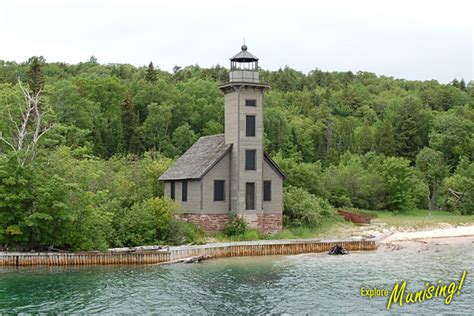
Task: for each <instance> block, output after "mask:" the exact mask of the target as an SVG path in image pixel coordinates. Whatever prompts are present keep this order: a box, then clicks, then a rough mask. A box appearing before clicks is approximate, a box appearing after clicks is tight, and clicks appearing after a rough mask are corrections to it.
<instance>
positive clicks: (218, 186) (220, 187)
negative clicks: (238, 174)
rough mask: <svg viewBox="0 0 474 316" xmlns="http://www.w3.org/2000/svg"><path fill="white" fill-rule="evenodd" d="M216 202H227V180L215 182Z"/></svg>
mask: <svg viewBox="0 0 474 316" xmlns="http://www.w3.org/2000/svg"><path fill="white" fill-rule="evenodd" d="M214 201H225V180H214Z"/></svg>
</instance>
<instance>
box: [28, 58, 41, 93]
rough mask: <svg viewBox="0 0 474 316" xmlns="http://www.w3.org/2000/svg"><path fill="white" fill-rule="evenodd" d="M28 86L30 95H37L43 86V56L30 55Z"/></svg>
mask: <svg viewBox="0 0 474 316" xmlns="http://www.w3.org/2000/svg"><path fill="white" fill-rule="evenodd" d="M29 64H30V68H29V70H28V86H29V87H30V93H31V94H32V95H38V94H39V93H40V92H41V91H42V90H43V88H44V75H43V70H42V67H43V64H44V58H43V57H36V56H35V57H32V58H30V60H29Z"/></svg>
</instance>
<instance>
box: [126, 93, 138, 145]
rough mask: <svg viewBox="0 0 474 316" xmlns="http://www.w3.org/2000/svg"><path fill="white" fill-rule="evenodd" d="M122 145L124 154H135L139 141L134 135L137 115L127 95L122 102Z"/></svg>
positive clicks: (136, 126) (135, 134)
mask: <svg viewBox="0 0 474 316" xmlns="http://www.w3.org/2000/svg"><path fill="white" fill-rule="evenodd" d="M122 126H123V144H124V149H125V152H132V153H137V152H138V150H139V147H140V144H139V142H140V140H139V137H138V135H137V133H136V129H137V128H138V115H137V111H136V109H135V105H134V104H133V101H132V98H131V97H130V96H129V95H127V96H126V97H125V100H123V102H122Z"/></svg>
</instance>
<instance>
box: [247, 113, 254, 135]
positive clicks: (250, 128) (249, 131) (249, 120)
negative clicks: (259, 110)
mask: <svg viewBox="0 0 474 316" xmlns="http://www.w3.org/2000/svg"><path fill="white" fill-rule="evenodd" d="M245 123H246V124H245V136H255V115H247V119H246V122H245Z"/></svg>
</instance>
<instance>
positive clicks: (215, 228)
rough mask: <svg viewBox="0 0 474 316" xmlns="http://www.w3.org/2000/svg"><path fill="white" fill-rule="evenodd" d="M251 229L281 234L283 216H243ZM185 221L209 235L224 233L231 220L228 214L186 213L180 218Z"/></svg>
mask: <svg viewBox="0 0 474 316" xmlns="http://www.w3.org/2000/svg"><path fill="white" fill-rule="evenodd" d="M242 217H243V218H244V219H245V221H247V222H248V224H249V226H250V227H255V228H258V230H259V231H261V232H265V233H275V232H279V231H281V230H282V228H283V217H282V215H281V214H259V215H245V216H242ZM179 218H180V219H181V220H183V221H186V222H190V223H193V224H195V225H197V226H200V227H202V228H203V229H204V230H205V231H207V232H209V233H215V232H219V231H222V230H223V229H224V225H225V223H226V222H227V220H228V219H229V215H228V214H194V213H186V214H182V215H180V216H179Z"/></svg>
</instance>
